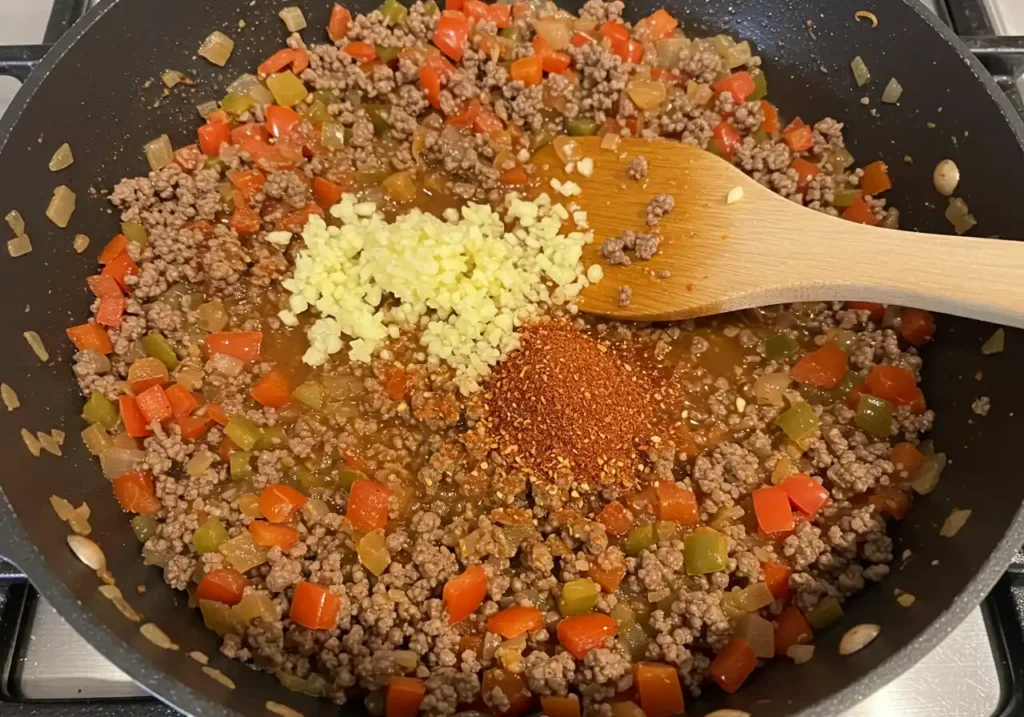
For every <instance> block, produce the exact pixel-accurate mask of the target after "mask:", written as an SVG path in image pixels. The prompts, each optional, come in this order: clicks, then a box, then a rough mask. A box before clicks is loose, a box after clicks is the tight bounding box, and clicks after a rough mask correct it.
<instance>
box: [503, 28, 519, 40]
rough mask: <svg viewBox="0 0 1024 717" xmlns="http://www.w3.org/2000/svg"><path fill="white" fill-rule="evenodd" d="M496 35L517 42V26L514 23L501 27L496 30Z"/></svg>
mask: <svg viewBox="0 0 1024 717" xmlns="http://www.w3.org/2000/svg"><path fill="white" fill-rule="evenodd" d="M498 35H500V36H501V37H503V38H505V39H506V40H511V41H512V42H519V28H518V27H516V26H515V25H511V26H509V27H503V28H501V30H499V31H498Z"/></svg>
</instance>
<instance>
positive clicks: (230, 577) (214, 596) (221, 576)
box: [196, 568, 249, 605]
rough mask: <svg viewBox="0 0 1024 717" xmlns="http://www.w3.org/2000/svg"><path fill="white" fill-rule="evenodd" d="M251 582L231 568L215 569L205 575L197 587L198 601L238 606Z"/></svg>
mask: <svg viewBox="0 0 1024 717" xmlns="http://www.w3.org/2000/svg"><path fill="white" fill-rule="evenodd" d="M248 586H249V581H248V580H246V579H245V576H244V575H242V574H241V573H240V572H238V571H237V570H232V569H231V568H215V569H213V570H211V571H210V572H208V573H206V574H205V575H203V579H202V580H200V581H199V585H197V586H196V599H197V600H213V601H214V602H222V603H224V604H225V605H237V604H238V603H240V602H242V596H243V595H244V594H245V589H246V587H248Z"/></svg>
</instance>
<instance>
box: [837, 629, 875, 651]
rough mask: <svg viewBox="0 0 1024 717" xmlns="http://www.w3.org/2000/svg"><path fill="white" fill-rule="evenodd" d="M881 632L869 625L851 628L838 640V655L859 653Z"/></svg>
mask: <svg viewBox="0 0 1024 717" xmlns="http://www.w3.org/2000/svg"><path fill="white" fill-rule="evenodd" d="M881 631H882V628H881V627H879V626H878V625H873V624H870V623H865V624H863V625H857V626H855V627H851V628H850V629H849V630H847V631H846V634H844V635H843V637H842V638H841V639H840V640H839V654H840V655H852V654H853V653H855V652H860V651H861V650H863V649H864V648H865V647H867V646H868V645H870V644H871V643H872V642H873V641H874V639H875V638H876V637H878V633H879V632H881Z"/></svg>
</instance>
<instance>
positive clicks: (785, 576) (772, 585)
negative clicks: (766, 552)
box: [761, 560, 793, 600]
mask: <svg viewBox="0 0 1024 717" xmlns="http://www.w3.org/2000/svg"><path fill="white" fill-rule="evenodd" d="M761 571H762V572H763V573H764V582H765V585H767V586H768V589H769V590H770V591H771V593H772V597H773V598H775V599H776V600H785V599H786V598H788V597H789V595H790V588H789V576H790V575H792V574H793V570H792V568H790V567H789V566H788V565H781V564H779V563H773V562H772V561H770V560H769V561H767V562H764V563H761Z"/></svg>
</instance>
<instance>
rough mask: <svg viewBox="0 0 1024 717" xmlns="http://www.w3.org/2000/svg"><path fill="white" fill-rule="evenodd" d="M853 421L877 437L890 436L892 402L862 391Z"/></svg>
mask: <svg viewBox="0 0 1024 717" xmlns="http://www.w3.org/2000/svg"><path fill="white" fill-rule="evenodd" d="M853 421H854V423H856V424H857V427H858V428H860V429H861V430H862V431H866V432H868V433H870V434H871V435H872V436H875V437H876V438H888V437H889V433H890V432H891V431H892V404H891V403H889V402H888V401H886V400H885V399H884V398H879V397H878V396H871V395H869V394H866V393H862V394H861V395H860V398H859V399H858V401H857V415H856V416H855V417H854V419H853Z"/></svg>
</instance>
